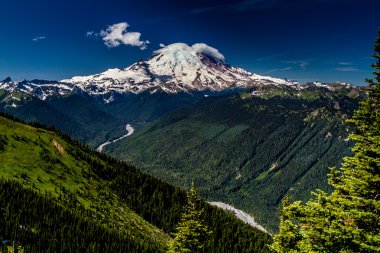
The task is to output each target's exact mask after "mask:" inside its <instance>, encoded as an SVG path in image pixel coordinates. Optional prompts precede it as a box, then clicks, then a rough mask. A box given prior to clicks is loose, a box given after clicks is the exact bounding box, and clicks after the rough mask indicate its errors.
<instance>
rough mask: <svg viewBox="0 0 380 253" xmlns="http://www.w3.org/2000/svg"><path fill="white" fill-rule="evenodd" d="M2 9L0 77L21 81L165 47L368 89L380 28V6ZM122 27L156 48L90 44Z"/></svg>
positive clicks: (348, 1) (26, 4) (316, 0)
mask: <svg viewBox="0 0 380 253" xmlns="http://www.w3.org/2000/svg"><path fill="white" fill-rule="evenodd" d="M0 10H1V18H0V31H1V39H0V79H3V78H5V77H7V76H11V77H12V78H13V79H15V80H21V79H34V78H39V79H55V80H60V79H63V78H68V77H71V76H74V75H87V74H94V73H99V72H101V71H104V70H106V69H108V68H111V67H126V66H128V65H130V64H132V63H134V62H135V61H136V60H138V59H146V58H148V57H149V56H150V55H151V54H152V52H153V51H154V50H156V49H158V48H159V43H164V44H170V43H175V42H184V43H187V44H193V43H197V42H203V43H206V44H208V45H210V46H212V47H215V48H217V49H218V50H219V51H220V52H221V53H222V54H223V55H224V56H225V57H226V59H227V60H228V61H229V62H230V63H231V64H232V65H235V66H239V67H243V68H245V69H247V70H249V71H251V72H254V73H258V74H264V75H270V76H275V77H283V78H290V79H297V80H300V81H307V80H315V81H345V82H351V83H355V84H363V83H364V82H363V80H364V78H365V77H370V76H371V68H370V67H369V65H370V63H372V59H371V58H369V57H370V56H371V54H372V49H373V42H374V40H375V37H376V30H377V28H378V27H379V26H380V14H379V13H380V1H378V0H243V1H225V0H219V1H198V0H197V1H168V0H165V1H144V0H138V1H127V0H122V1H118V0H107V1H97V0H91V1H87V0H85V1H80V0H77V1H72V0H66V1H64V0H60V1H53V0H49V1H47V0H34V1H30V0H28V1H26V0H19V1H16V0H15V1H1V2H0ZM120 22H127V23H128V24H129V25H130V27H128V31H131V32H139V33H141V40H143V41H145V40H149V41H150V44H149V45H148V48H147V49H146V50H141V49H140V48H139V47H137V46H128V45H120V46H118V47H113V48H109V47H107V46H106V45H105V44H104V42H103V41H102V39H101V37H100V36H90V37H89V36H86V33H87V32H89V31H93V32H94V33H95V34H96V33H99V32H100V31H101V30H105V29H106V28H107V26H109V25H112V24H116V23H120ZM39 37H45V38H42V39H38V38H39ZM33 39H35V40H33Z"/></svg>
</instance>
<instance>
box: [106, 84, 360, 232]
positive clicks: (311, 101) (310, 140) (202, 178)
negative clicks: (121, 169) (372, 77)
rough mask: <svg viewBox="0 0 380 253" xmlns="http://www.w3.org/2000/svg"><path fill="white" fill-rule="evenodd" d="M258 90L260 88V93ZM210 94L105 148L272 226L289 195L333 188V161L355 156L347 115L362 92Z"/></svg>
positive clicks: (263, 223) (299, 195)
mask: <svg viewBox="0 0 380 253" xmlns="http://www.w3.org/2000/svg"><path fill="white" fill-rule="evenodd" d="M256 92H258V91H256ZM260 92H261V93H262V95H261V96H260V97H257V96H252V95H250V94H249V93H241V94H239V95H228V96H223V97H209V98H205V99H204V100H203V101H201V102H199V103H197V104H195V105H192V106H189V107H187V108H184V109H180V110H177V111H175V112H173V113H170V114H167V115H165V116H164V117H162V118H160V119H158V120H156V121H154V122H152V123H150V124H147V125H145V126H143V127H142V128H140V129H138V130H137V132H136V133H134V134H133V135H132V136H130V137H128V138H127V139H124V140H122V141H120V142H118V143H116V144H112V145H109V146H107V148H106V150H105V152H109V153H111V154H112V155H114V156H116V157H118V158H120V159H123V160H125V161H127V162H131V163H134V164H138V165H140V166H142V167H143V168H145V171H146V172H148V173H151V174H153V175H155V176H157V177H160V178H162V179H164V180H165V181H167V182H170V183H173V184H175V185H189V184H190V182H191V180H193V179H194V180H195V182H196V183H197V184H198V185H199V186H200V191H201V194H202V195H203V196H204V197H206V198H207V199H208V200H214V201H223V202H226V203H229V204H232V205H234V206H236V207H239V208H241V209H243V210H245V211H248V212H249V213H250V214H253V216H254V217H255V218H256V219H257V220H258V221H259V223H261V224H262V225H264V226H265V227H267V228H268V229H269V230H272V231H273V230H275V228H276V226H277V224H278V213H277V207H278V204H279V203H280V201H281V199H282V197H283V196H284V195H285V194H289V195H291V196H294V197H297V198H300V199H306V198H308V197H309V192H310V191H311V190H314V189H316V188H321V189H325V190H327V191H328V190H329V188H328V186H327V178H326V176H325V175H326V174H327V173H328V167H329V166H335V165H339V164H340V163H341V158H342V157H343V156H345V155H348V154H349V153H350V149H349V148H350V146H351V145H352V144H351V142H350V141H349V140H348V139H347V135H348V133H349V131H350V130H349V128H348V126H346V125H344V123H343V122H344V119H345V118H347V116H348V115H350V114H351V113H352V111H353V110H354V108H356V107H357V104H358V101H359V100H360V96H359V94H358V93H353V94H347V92H346V91H345V93H341V94H339V93H338V92H335V93H330V94H329V93H328V92H323V91H318V90H314V91H313V90H311V91H306V90H305V91H303V92H301V93H300V92H297V93H298V94H291V93H289V91H284V90H276V89H274V88H273V87H272V88H268V89H267V90H261V91H260Z"/></svg>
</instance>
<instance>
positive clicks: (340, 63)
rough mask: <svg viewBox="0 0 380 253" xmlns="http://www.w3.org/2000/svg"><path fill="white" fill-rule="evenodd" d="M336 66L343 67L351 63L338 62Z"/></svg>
mask: <svg viewBox="0 0 380 253" xmlns="http://www.w3.org/2000/svg"><path fill="white" fill-rule="evenodd" d="M338 64H339V65H343V66H347V65H352V63H351V62H338Z"/></svg>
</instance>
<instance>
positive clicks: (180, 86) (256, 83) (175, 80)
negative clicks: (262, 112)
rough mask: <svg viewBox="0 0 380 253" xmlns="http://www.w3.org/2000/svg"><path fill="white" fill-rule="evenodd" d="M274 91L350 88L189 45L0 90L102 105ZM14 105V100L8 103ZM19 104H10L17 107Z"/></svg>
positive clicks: (7, 81)
mask: <svg viewBox="0 0 380 253" xmlns="http://www.w3.org/2000/svg"><path fill="white" fill-rule="evenodd" d="M262 86H275V87H283V88H290V89H295V90H301V89H308V88H312V87H314V88H327V89H336V88H350V89H351V88H352V87H354V86H352V85H350V84H347V83H333V84H326V83H319V82H311V83H305V84H300V83H298V82H297V81H289V80H286V79H279V78H273V77H268V76H261V75H257V74H253V73H250V72H248V71H246V70H244V69H241V68H237V67H232V66H231V65H229V64H228V63H227V62H226V60H225V59H224V57H223V55H221V54H220V53H219V52H218V51H217V50H216V49H214V48H211V47H209V46H207V45H206V44H201V43H198V44H194V45H192V46H189V45H187V44H184V43H175V44H171V45H168V46H166V47H163V48H161V49H159V50H157V51H155V52H154V55H153V56H152V57H151V58H150V59H148V60H146V61H138V62H136V63H134V64H132V65H131V66H129V67H127V68H125V69H118V68H115V69H108V70H106V71H104V72H102V73H100V74H95V75H90V76H75V77H73V78H70V79H65V80H61V81H46V80H32V81H26V80H24V81H19V82H15V81H12V80H11V78H9V77H8V78H6V79H5V80H3V81H2V82H0V90H7V91H10V92H21V93H25V94H29V95H32V96H34V97H38V98H39V99H41V100H45V99H46V98H47V97H50V96H57V95H68V94H72V93H75V92H76V93H85V94H88V95H91V96H101V97H103V99H104V102H106V103H109V102H112V101H113V100H114V97H113V94H115V93H118V94H123V93H134V94H139V93H142V92H144V91H149V93H155V92H157V91H162V92H166V93H179V92H186V93H189V92H194V91H207V90H208V91H214V92H215V91H222V90H225V89H231V88H250V87H262ZM10 99H11V100H12V98H10ZM16 104H17V103H14V104H13V103H12V105H14V106H15V105H16Z"/></svg>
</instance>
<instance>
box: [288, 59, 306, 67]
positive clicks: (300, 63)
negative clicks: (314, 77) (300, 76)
mask: <svg viewBox="0 0 380 253" xmlns="http://www.w3.org/2000/svg"><path fill="white" fill-rule="evenodd" d="M284 63H287V64H292V65H296V66H298V67H300V68H301V69H306V66H308V65H310V62H309V61H307V60H295V61H284Z"/></svg>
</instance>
